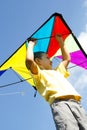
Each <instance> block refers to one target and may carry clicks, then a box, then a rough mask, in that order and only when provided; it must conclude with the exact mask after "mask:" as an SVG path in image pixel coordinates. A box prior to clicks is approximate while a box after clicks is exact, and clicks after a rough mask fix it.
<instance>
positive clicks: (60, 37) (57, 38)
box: [55, 34, 63, 43]
mask: <svg viewBox="0 0 87 130" xmlns="http://www.w3.org/2000/svg"><path fill="white" fill-rule="evenodd" d="M55 38H56V40H57V41H58V42H59V43H61V42H63V39H62V35H61V34H56V35H55Z"/></svg>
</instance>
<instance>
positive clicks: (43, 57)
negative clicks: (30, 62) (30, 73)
mask: <svg viewBox="0 0 87 130" xmlns="http://www.w3.org/2000/svg"><path fill="white" fill-rule="evenodd" d="M34 61H35V62H36V63H37V64H38V66H39V67H40V69H47V70H49V69H52V62H51V61H50V58H49V57H48V55H47V54H46V53H45V52H42V51H40V52H35V53H34Z"/></svg>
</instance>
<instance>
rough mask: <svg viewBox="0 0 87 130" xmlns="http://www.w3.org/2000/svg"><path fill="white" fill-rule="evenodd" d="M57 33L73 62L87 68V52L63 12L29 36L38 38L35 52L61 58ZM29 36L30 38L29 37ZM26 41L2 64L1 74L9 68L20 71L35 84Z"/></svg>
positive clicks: (20, 73)
mask: <svg viewBox="0 0 87 130" xmlns="http://www.w3.org/2000/svg"><path fill="white" fill-rule="evenodd" d="M55 34H61V35H62V38H63V39H64V43H65V44H66V46H67V48H68V50H69V52H70V54H71V62H72V63H73V64H74V65H77V66H80V67H82V68H84V69H87V53H86V51H85V49H83V47H82V46H81V44H80V43H79V42H78V40H77V39H76V37H75V36H74V34H73V33H72V31H71V29H70V28H69V26H68V25H67V23H66V22H65V20H64V18H63V17H62V15H61V14H58V13H54V14H52V15H51V16H50V18H49V19H48V20H46V22H44V24H43V25H42V26H41V27H40V28H39V29H37V30H36V31H35V32H34V33H33V34H32V35H31V36H30V37H29V38H31V37H33V38H36V39H38V40H37V44H36V46H35V47H34V52H37V51H44V52H46V53H47V54H48V55H49V57H50V58H53V57H55V56H57V57H59V58H61V53H60V46H59V45H58V43H57V41H56V40H55V37H54V36H55ZM29 38H28V39H29ZM25 43H26V42H24V43H23V44H22V45H21V46H20V48H18V49H17V50H16V51H15V52H14V53H13V54H12V55H11V56H10V57H9V58H8V59H7V60H6V61H5V62H4V63H3V64H2V65H1V66H0V76H1V75H2V74H3V73H4V72H5V71H6V70H8V69H12V70H13V71H15V72H16V73H18V74H19V75H20V76H21V77H22V78H23V79H24V80H27V82H28V83H29V84H30V85H32V86H34V82H33V80H32V77H31V75H30V72H29V71H28V70H27V68H26V65H25V58H26V45H25Z"/></svg>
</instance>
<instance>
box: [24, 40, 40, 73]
mask: <svg viewBox="0 0 87 130" xmlns="http://www.w3.org/2000/svg"><path fill="white" fill-rule="evenodd" d="M35 44H36V40H30V41H29V44H28V45H27V51H26V67H27V68H28V69H29V70H30V71H31V72H32V73H33V74H37V73H38V69H37V65H36V63H35V61H34V53H33V48H34V46H35Z"/></svg>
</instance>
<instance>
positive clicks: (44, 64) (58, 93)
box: [26, 35, 87, 130]
mask: <svg viewBox="0 0 87 130" xmlns="http://www.w3.org/2000/svg"><path fill="white" fill-rule="evenodd" d="M55 38H56V40H57V41H58V43H59V44H60V48H61V53H62V62H61V63H60V64H59V65H58V67H57V68H56V69H55V70H53V69H52V62H51V61H50V59H49V57H48V55H47V54H46V53H44V52H36V53H35V54H33V48H34V46H35V44H36V40H34V39H31V40H30V41H29V44H28V47H27V54H26V66H27V68H28V69H29V70H30V71H31V75H32V77H33V80H34V83H35V85H36V88H37V90H38V92H39V93H40V94H41V95H42V97H44V98H45V100H46V101H47V102H49V104H50V107H51V110H52V114H53V118H54V121H55V125H56V130H87V116H86V114H85V111H84V110H83V108H82V107H81V105H80V99H81V96H80V95H79V94H78V93H77V92H76V91H75V89H74V88H73V87H72V85H71V84H70V83H69V82H68V81H67V80H66V77H67V76H69V73H68V71H67V69H66V68H67V66H68V64H69V62H70V55H69V53H68V51H67V49H66V47H65V45H64V44H63V39H62V37H61V35H56V36H55Z"/></svg>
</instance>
